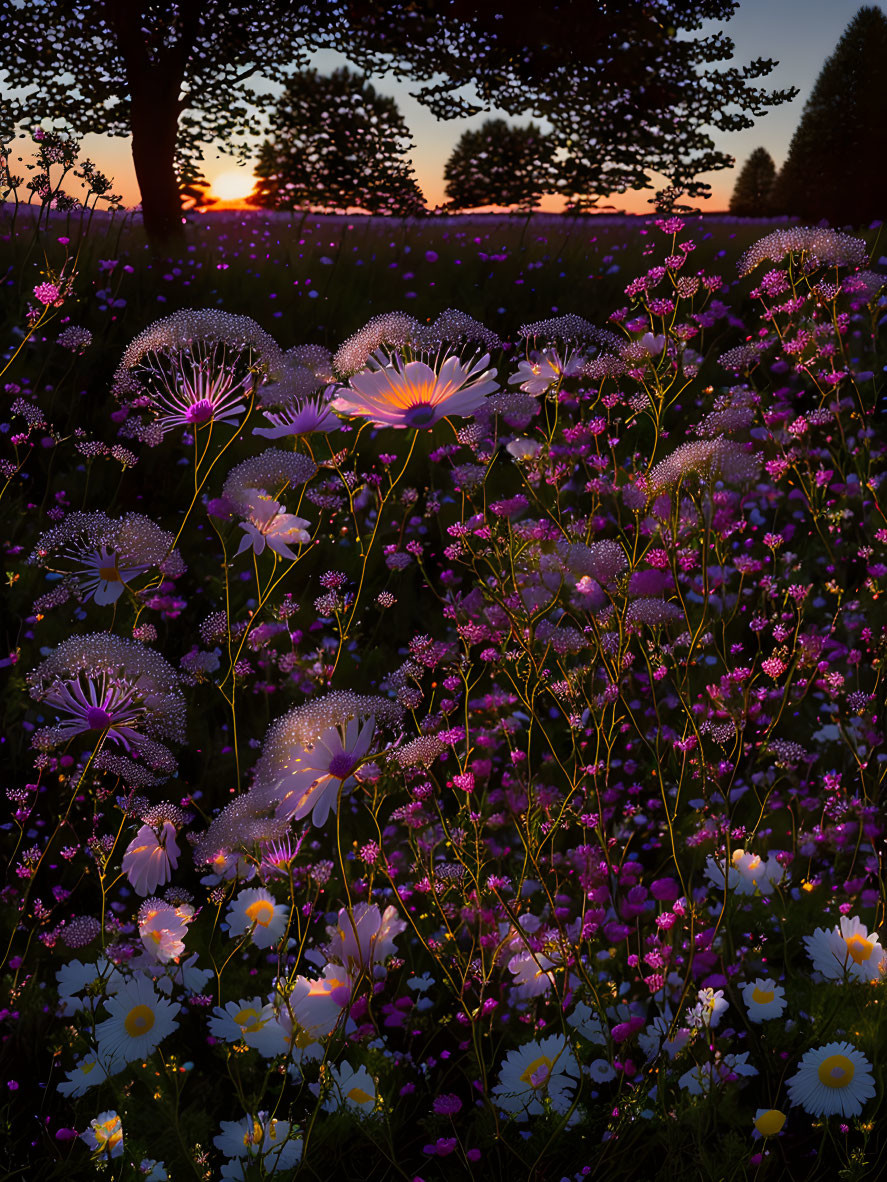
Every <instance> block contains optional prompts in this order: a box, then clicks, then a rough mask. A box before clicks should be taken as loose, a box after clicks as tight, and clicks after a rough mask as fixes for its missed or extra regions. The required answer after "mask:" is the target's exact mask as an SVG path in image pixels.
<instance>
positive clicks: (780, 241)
mask: <svg viewBox="0 0 887 1182" xmlns="http://www.w3.org/2000/svg"><path fill="white" fill-rule="evenodd" d="M793 254H797V255H801V254H803V255H807V256H808V257H809V258H811V259H813V260H815V261H816V262H817V263H822V264H825V265H827V266H838V267H841V266H843V267H861V266H862V265H863V263H865V262H866V261H867V260H868V247H867V246H866V244H865V242H864V241H863V239H862V238H852V237H851V236H850V235H849V234H842V233H841V231H840V230H830V229H828V228H827V227H825V226H788V227H787V228H786V229H784V230H774V231H773V232H772V233H771V234H767V236H766V237H764V238H761V239H760V240H759V241H758V242H756V243H755V244H754V246H750V247H749V249H748V250H747V251H746V252H745V254H744V255H743V256H742V258H741V259H740V260H739V264H738V267H739V274H740V275H747V274H748V273H749V271H753V270H754V269H755V267H757V266H759V265H760V264H761V263H763V262H765V261H767V260H769V261H770V262H773V263H780V262H782V260H783V259H785V258H787V257H788V256H789V255H793Z"/></svg>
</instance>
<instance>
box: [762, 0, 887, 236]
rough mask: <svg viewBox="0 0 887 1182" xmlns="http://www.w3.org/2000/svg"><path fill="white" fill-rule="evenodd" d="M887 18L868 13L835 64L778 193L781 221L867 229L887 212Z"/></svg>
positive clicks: (810, 103)
mask: <svg viewBox="0 0 887 1182" xmlns="http://www.w3.org/2000/svg"><path fill="white" fill-rule="evenodd" d="M885 60H887V18H885V16H884V13H883V12H881V10H880V9H879V8H871V7H868V8H860V9H859V11H858V12H857V14H856V16H854V18H853V20H852V21H851V22H850V24H849V25H848V26H847V28H846V29H845V30H844V33H843V35H842V37H841V39H840V41H839V42H838V44H837V46H836V47H835V51H834V53H833V54H832V55H831V57H829V58H828V59H827V60H826V62H825V65H824V66H823V67H822V72H821V73H820V75H819V77H818V78H817V80H816V85H815V86H814V87H813V91H812V93H811V95H810V98H809V99H808V100H807V104H806V106H805V107H804V110H803V113H802V115H801V121H800V123H799V124H798V129H797V131H796V132H795V134H794V136H793V137H792V141H791V144H790V145H789V149H788V155H787V157H786V160H785V164H784V165H783V166H782V170H781V171H780V173H779V176H778V177H777V178H776V182H775V184H774V187H773V207H774V210H775V211H776V212H778V213H788V214H796V215H798V216H800V217H802V218H806V219H808V220H816V221H818V220H820V219H822V218H826V219H828V221H830V222H831V223H832V224H833V225H846V224H851V225H862V224H864V223H867V222H870V221H872V220H873V219H875V218H883V217H884V215H885V212H887V97H885V89H884V74H883V71H884V62H885Z"/></svg>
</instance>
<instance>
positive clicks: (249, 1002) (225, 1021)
mask: <svg viewBox="0 0 887 1182" xmlns="http://www.w3.org/2000/svg"><path fill="white" fill-rule="evenodd" d="M273 1021H274V1007H273V1006H271V1005H265V1004H264V1003H263V1002H262V999H261V998H260V997H253V998H245V999H242V1000H241V1001H229V1002H228V1003H227V1005H226V1006H225V1008H224V1009H222V1008H221V1007H220V1006H216V1008H215V1009H214V1010H213V1017H212V1018H210V1020H209V1032H210V1034H211V1035H212V1036H213V1038H218V1039H221V1040H223V1041H224V1042H240V1041H241V1039H242V1040H243V1041H245V1042H246V1043H247V1045H250V1044H249V1037H250V1035H255V1034H257V1033H258V1032H259V1031H260V1030H264V1028H265V1027H266V1026H267V1025H268V1023H269V1022H273Z"/></svg>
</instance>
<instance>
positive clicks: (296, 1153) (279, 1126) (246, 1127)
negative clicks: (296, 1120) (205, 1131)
mask: <svg viewBox="0 0 887 1182" xmlns="http://www.w3.org/2000/svg"><path fill="white" fill-rule="evenodd" d="M293 1133H294V1131H293V1128H292V1126H291V1125H290V1122H289V1121H288V1120H277V1119H275V1118H274V1117H272V1118H270V1119H269V1117H268V1113H267V1112H259V1113H257V1114H256V1115H255V1116H245V1117H244V1118H243V1120H237V1121H225V1120H223V1121H222V1131H221V1133H220V1134H219V1135H218V1136H217V1137H213V1144H214V1145H215V1147H216V1148H217V1149H220V1150H221V1151H222V1153H224V1154H226V1155H227V1156H228V1158H229V1159H231V1160H229V1161H228V1162H227V1163H226V1164H225V1165H224V1166H223V1167H222V1174H221V1176H222V1177H223V1178H243V1177H245V1172H244V1171H245V1169H246V1168H247V1164H248V1162H249V1161H250V1160H255V1159H256V1158H261V1159H262V1160H261V1165H260V1167H259V1170H260V1172H261V1174H262V1177H270V1176H271V1175H273V1174H275V1173H277V1172H278V1171H281V1170H287V1169H291V1168H292V1167H293V1166H295V1165H296V1164H297V1163H298V1162H299V1161H300V1159H301V1157H302V1140H301V1138H300V1137H296V1136H294V1135H293ZM243 1159H246V1161H244V1160H243Z"/></svg>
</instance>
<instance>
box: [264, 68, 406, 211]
mask: <svg viewBox="0 0 887 1182" xmlns="http://www.w3.org/2000/svg"><path fill="white" fill-rule="evenodd" d="M270 131H271V137H272V138H271V139H270V140H267V141H266V142H265V143H264V144H263V145H262V148H261V150H260V153H259V163H258V165H257V167H256V176H257V177H258V178H259V179H258V183H257V184H256V188H255V191H254V193H253V195H252V196H251V197H250V198H249V199H248V200H249V204H250V205H259V206H262V207H263V208H265V209H304V208H308V207H311V208H313V209H322V210H324V211H326V212H330V213H333V212H338V211H344V210H346V209H350V208H356V209H361V210H365V211H366V212H368V213H396V214H401V215H404V214H421V213H424V212H425V204H424V201H423V198H422V192H421V190H420V189H419V186H418V184H417V183H416V178H415V176H414V175H413V169H412V165H411V164H410V160H409V156H408V152H409V150H410V148H411V147H412V142H411V139H410V132H409V128H408V127H407V125H406V123H405V122H404V120H403V116H402V115H401V113H400V111H399V110H398V109H397V103H396V102H395V101H394V99H393V98H386V97H385V96H384V95H381V94H377V93H376V91H375V90H374V88H373V87H372V86H370V84H369V83H368V82H367V81H366V80H365V79H364V78H361V77H360V76H359V75H358V74H353V73H352V72H351V71H350V70H346V69H342V70H336V71H334V73H332V74H331V75H329V76H325V75H322V74H318V73H317V71H316V70H304V71H302V72H301V73H299V74H296V76H295V77H294V78H293V79H292V81H291V82H290V83H289V84H288V86H287V88H286V90H285V91H284V92H283V94H282V95H281V97H280V99H279V101H278V103H277V106H276V107H275V108H274V111H273V113H272V115H271V120H270Z"/></svg>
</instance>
